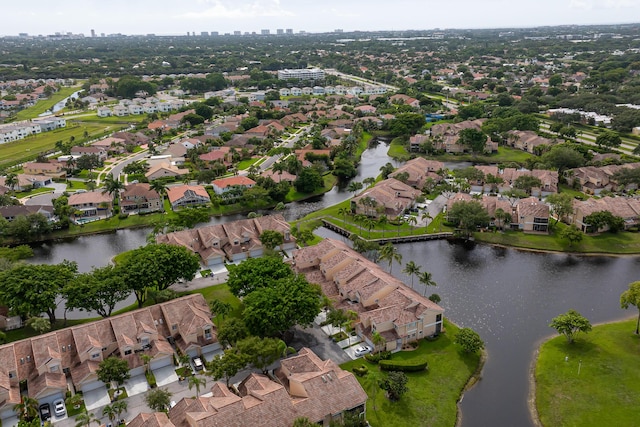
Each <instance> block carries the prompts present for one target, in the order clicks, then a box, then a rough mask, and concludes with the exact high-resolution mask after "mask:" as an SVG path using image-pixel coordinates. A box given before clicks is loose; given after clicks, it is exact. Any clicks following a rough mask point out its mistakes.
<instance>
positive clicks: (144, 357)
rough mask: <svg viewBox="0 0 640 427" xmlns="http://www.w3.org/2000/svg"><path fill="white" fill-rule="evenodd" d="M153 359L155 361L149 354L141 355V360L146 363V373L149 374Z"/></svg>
mask: <svg viewBox="0 0 640 427" xmlns="http://www.w3.org/2000/svg"><path fill="white" fill-rule="evenodd" d="M151 359H153V357H151V356H149V355H148V354H141V355H140V360H142V363H144V372H145V373H148V372H149V366H150V365H151Z"/></svg>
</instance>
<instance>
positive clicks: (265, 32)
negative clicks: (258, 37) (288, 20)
mask: <svg viewBox="0 0 640 427" xmlns="http://www.w3.org/2000/svg"><path fill="white" fill-rule="evenodd" d="M260 34H262V35H263V36H268V35H269V34H271V30H260Z"/></svg>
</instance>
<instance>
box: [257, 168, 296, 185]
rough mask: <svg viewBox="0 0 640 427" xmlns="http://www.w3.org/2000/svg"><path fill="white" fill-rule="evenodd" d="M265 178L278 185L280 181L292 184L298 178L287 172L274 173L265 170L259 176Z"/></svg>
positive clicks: (270, 170)
mask: <svg viewBox="0 0 640 427" xmlns="http://www.w3.org/2000/svg"><path fill="white" fill-rule="evenodd" d="M260 175H261V176H263V177H265V178H271V179H272V180H273V181H274V182H276V183H279V182H282V181H287V182H290V183H293V182H294V181H295V180H296V179H297V178H298V177H297V176H295V175H293V174H291V173H289V172H287V171H278V172H275V171H273V170H272V169H269V170H266V171H264V172H262V174H260Z"/></svg>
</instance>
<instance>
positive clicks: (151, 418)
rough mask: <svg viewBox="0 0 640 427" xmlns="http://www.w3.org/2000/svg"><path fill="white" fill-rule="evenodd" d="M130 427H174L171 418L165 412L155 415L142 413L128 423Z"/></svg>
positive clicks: (155, 413)
mask: <svg viewBox="0 0 640 427" xmlns="http://www.w3.org/2000/svg"><path fill="white" fill-rule="evenodd" d="M127 426H128V427H174V424H173V423H172V422H171V420H169V417H168V416H167V414H165V413H164V412H154V413H153V414H146V413H144V412H143V413H140V414H138V415H137V416H136V417H135V418H134V419H132V420H131V421H129V422H128V423H127Z"/></svg>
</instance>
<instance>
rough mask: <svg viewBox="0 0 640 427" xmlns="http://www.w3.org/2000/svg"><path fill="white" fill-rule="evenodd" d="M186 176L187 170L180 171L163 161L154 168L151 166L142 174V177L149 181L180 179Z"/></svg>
mask: <svg viewBox="0 0 640 427" xmlns="http://www.w3.org/2000/svg"><path fill="white" fill-rule="evenodd" d="M188 174H189V169H180V168H179V167H177V166H174V165H172V164H171V163H169V162H167V161H166V160H165V161H163V162H161V163H158V164H157V165H155V166H151V167H150V168H149V170H148V171H147V172H146V173H145V174H144V176H145V177H146V178H147V179H148V180H149V181H153V180H154V179H158V178H165V177H181V176H184V175H188Z"/></svg>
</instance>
